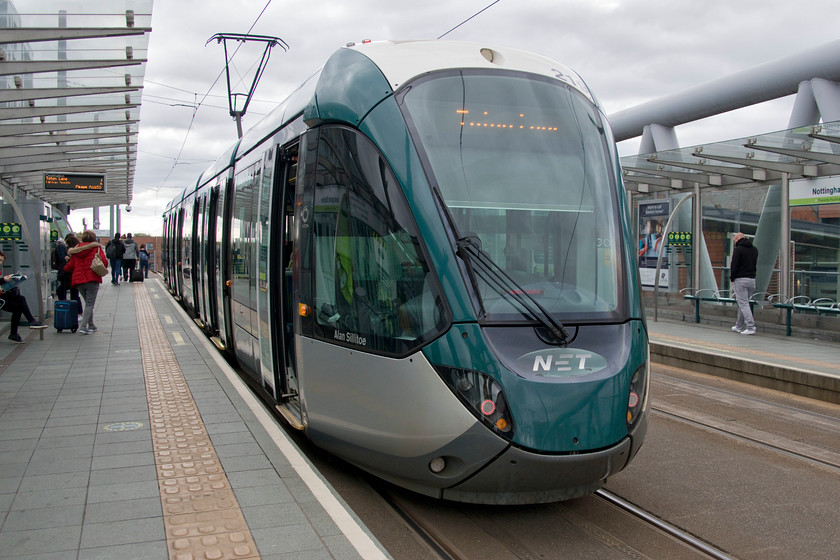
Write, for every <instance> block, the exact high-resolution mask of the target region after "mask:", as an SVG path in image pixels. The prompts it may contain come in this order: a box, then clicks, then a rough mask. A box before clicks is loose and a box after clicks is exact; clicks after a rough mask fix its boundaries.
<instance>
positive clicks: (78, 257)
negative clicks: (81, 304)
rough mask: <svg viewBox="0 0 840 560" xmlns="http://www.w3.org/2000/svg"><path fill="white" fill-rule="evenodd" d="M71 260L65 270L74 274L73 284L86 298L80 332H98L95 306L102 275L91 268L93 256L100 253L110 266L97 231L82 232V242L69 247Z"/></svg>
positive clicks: (103, 260)
mask: <svg viewBox="0 0 840 560" xmlns="http://www.w3.org/2000/svg"><path fill="white" fill-rule="evenodd" d="M67 252H68V253H69V254H70V260H69V261H68V262H67V264H66V265H65V266H64V270H65V271H67V272H69V273H70V274H72V278H73V280H72V282H71V285H72V286H73V287H75V288H78V290H79V293H80V294H81V295H82V297H83V298H85V312H84V313H83V314H82V320H81V322H80V323H79V332H80V333H82V334H93V333H95V332H96V330H97V329H96V325H94V324H93V306H94V305H95V304H96V294H97V293H99V285H100V284H101V283H102V277H101V276H99V275H98V274H97V273H96V272H94V271H93V270H91V268H90V265H91V263H92V262H93V257H94V256H95V255H96V254H99V258H101V259H102V264H104V265H105V266H106V267H107V266H108V260H107V256H106V255H105V251H103V250H102V245H100V244H99V243H98V242H97V241H96V233H94V232H93V231H92V230H89V229H86V230H85V231H84V233H82V242H81V243H80V244H79V245H77V246H75V247H73V248H72V249H68V250H67Z"/></svg>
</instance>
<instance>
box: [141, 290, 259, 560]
mask: <svg viewBox="0 0 840 560" xmlns="http://www.w3.org/2000/svg"><path fill="white" fill-rule="evenodd" d="M134 286H135V290H134V296H135V299H136V307H137V321H138V326H139V331H140V349H141V355H142V360H143V371H144V373H145V377H146V397H147V399H148V401H149V420H150V423H151V428H152V445H153V447H154V453H155V462H156V464H157V471H158V485H159V486H160V499H161V504H162V505H163V520H164V526H165V528H166V542H167V545H168V548H169V558H170V559H171V560H226V559H236V560H246V559H252V558H260V555H259V552H258V551H257V546H256V544H255V543H254V539H253V537H252V536H251V532H250V531H249V530H248V526H247V524H246V522H245V517H244V516H243V515H242V510H241V509H240V508H239V503H238V502H237V501H236V497H235V496H234V494H233V490H231V487H230V483H229V482H228V479H227V476H226V475H225V473H224V470H223V469H222V465H221V462H220V461H219V458H218V456H217V455H216V451H215V450H214V449H213V444H212V443H211V442H210V437H209V436H208V435H207V430H206V429H205V427H204V422H203V421H202V420H201V416H200V414H199V412H198V408H197V407H196V405H195V401H194V400H193V397H192V394H191V393H190V390H189V387H187V382H186V380H185V379H184V376H183V374H182V373H181V368H180V367H179V366H178V362H177V361H176V360H175V354H174V352H173V351H172V347H171V346H170V344H169V340H168V339H167V337H166V332H165V331H164V330H163V327H162V326H161V324H160V320H159V318H158V316H157V313H156V312H155V310H154V307H153V306H152V302H151V299H150V297H149V293H148V291H147V290H146V287H145V285H144V284H134Z"/></svg>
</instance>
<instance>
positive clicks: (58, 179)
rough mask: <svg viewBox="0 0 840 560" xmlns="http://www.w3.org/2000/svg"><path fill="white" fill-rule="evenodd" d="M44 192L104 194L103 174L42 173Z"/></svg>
mask: <svg viewBox="0 0 840 560" xmlns="http://www.w3.org/2000/svg"><path fill="white" fill-rule="evenodd" d="M44 190H48V191H90V192H98V193H104V192H105V174H103V173H44Z"/></svg>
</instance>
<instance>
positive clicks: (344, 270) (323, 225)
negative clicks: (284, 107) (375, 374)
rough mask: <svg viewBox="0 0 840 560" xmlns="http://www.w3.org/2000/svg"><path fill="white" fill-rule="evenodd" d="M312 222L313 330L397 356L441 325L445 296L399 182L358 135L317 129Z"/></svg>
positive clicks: (370, 146)
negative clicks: (316, 162)
mask: <svg viewBox="0 0 840 560" xmlns="http://www.w3.org/2000/svg"><path fill="white" fill-rule="evenodd" d="M314 222H315V223H314V225H315V228H314V262H313V264H312V266H313V269H314V290H313V297H314V303H315V310H316V316H315V323H316V329H315V330H316V335H318V336H320V337H322V338H325V339H327V340H330V341H334V342H337V343H340V344H347V345H351V346H356V347H360V348H363V349H367V350H370V351H374V352H383V353H389V354H402V353H405V352H407V351H408V350H410V349H412V348H414V347H416V346H418V345H420V344H421V343H422V342H423V341H425V340H428V339H429V338H431V337H432V336H434V334H436V333H437V332H439V330H440V329H442V328H443V326H444V325H443V322H444V321H445V320H444V308H443V303H442V298H441V296H440V294H439V292H438V288H437V284H436V283H435V282H434V281H433V277H432V274H431V271H430V269H429V267H428V264H427V262H426V259H425V257H424V255H423V252H422V250H421V247H420V242H419V236H418V234H417V228H416V225H415V224H414V221H413V219H412V218H411V214H410V212H409V210H408V208H407V205H406V203H405V201H404V199H403V196H402V193H401V192H400V187H399V183H398V182H397V180H396V178H395V177H394V175H393V173H392V172H391V170H390V168H389V167H388V164H387V163H386V162H385V161H384V159H383V158H382V156H381V155H380V154H379V151H378V150H377V149H376V147H375V146H374V145H373V144H372V143H371V142H370V140H368V139H367V138H366V137H364V136H363V135H361V134H360V133H358V132H355V131H351V130H348V129H342V128H330V129H325V130H323V131H322V133H321V137H320V142H319V147H318V170H317V174H316V188H315V200H314Z"/></svg>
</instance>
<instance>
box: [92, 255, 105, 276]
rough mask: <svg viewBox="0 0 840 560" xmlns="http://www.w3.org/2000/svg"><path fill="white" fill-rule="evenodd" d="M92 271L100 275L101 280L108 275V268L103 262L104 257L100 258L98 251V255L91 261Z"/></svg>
mask: <svg viewBox="0 0 840 560" xmlns="http://www.w3.org/2000/svg"><path fill="white" fill-rule="evenodd" d="M90 269H91V270H92V271H94V272H95V273H96V274H98V275H99V276H100V278H101V277H102V276H105V275H106V274H108V268H107V267H106V266H105V263H103V262H102V257H100V256H99V251H98V250H97V251H96V254H94V255H93V259H92V260H91V261H90Z"/></svg>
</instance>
